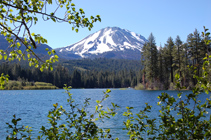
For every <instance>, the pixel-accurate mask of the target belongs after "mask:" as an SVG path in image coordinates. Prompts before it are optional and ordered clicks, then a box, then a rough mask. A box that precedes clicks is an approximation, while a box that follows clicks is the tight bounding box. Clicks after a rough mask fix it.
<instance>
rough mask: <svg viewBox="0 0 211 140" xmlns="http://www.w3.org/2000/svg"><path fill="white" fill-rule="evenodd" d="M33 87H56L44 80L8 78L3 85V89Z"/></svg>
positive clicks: (32, 88) (26, 88) (29, 88)
mask: <svg viewBox="0 0 211 140" xmlns="http://www.w3.org/2000/svg"><path fill="white" fill-rule="evenodd" d="M34 89H58V87H56V86H54V85H53V84H51V83H45V82H28V81H13V80H10V81H9V82H8V83H7V84H6V85H5V90H34Z"/></svg>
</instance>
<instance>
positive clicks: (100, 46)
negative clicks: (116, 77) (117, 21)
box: [56, 27, 147, 59]
mask: <svg viewBox="0 0 211 140" xmlns="http://www.w3.org/2000/svg"><path fill="white" fill-rule="evenodd" d="M146 41H147V40H146V39H145V38H144V37H143V36H141V35H139V34H136V33H134V32H131V31H128V30H125V29H121V28H118V27H107V28H104V29H102V30H99V31H98V32H96V33H94V34H91V35H89V36H87V37H86V38H84V39H82V40H81V41H79V42H77V43H75V44H73V45H70V46H67V47H63V48H57V49H56V52H57V53H58V54H59V55H60V57H63V58H69V59H70V58H96V57H106V58H124V59H139V58H140V51H141V48H142V46H143V44H144V43H145V42H146Z"/></svg>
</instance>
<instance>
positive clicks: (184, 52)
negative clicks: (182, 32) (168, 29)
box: [141, 29, 211, 89]
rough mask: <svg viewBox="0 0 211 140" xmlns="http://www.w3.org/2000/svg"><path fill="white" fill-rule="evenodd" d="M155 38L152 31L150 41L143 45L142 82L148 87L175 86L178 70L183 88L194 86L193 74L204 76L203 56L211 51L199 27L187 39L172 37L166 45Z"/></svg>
mask: <svg viewBox="0 0 211 140" xmlns="http://www.w3.org/2000/svg"><path fill="white" fill-rule="evenodd" d="M156 46H157V45H156V43H155V37H154V36H153V34H152V33H151V34H150V35H149V38H148V42H146V43H145V45H144V46H143V48H142V60H141V62H142V64H143V65H144V68H143V70H142V84H143V86H144V88H145V89H173V87H174V75H175V74H176V73H178V74H179V75H180V77H181V79H180V80H181V84H182V86H183V87H184V88H187V89H191V88H192V87H193V86H194V85H196V83H197V81H196V79H195V78H194V77H193V75H194V74H196V76H201V70H200V68H201V67H202V64H203V58H204V57H205V55H206V54H209V52H210V51H211V46H210V45H205V43H204V40H203V38H202V36H201V34H200V33H199V31H198V30H197V29H195V31H194V32H193V33H190V34H189V35H188V36H187V40H186V42H183V41H181V39H180V37H179V36H177V37H176V38H175V39H173V38H172V37H169V38H168V39H167V42H166V43H165V45H164V46H163V47H162V46H161V47H160V48H159V49H158V48H157V47H156Z"/></svg>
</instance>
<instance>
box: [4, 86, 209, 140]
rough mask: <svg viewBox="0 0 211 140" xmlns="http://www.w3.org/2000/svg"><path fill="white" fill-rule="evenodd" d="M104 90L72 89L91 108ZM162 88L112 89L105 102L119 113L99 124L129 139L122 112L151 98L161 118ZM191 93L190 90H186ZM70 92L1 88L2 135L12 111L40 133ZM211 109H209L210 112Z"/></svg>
mask: <svg viewBox="0 0 211 140" xmlns="http://www.w3.org/2000/svg"><path fill="white" fill-rule="evenodd" d="M103 91H106V89H72V90H71V91H70V92H71V93H72V94H73V98H74V99H75V101H76V102H77V103H79V104H80V103H83V101H84V99H85V98H91V101H90V107H89V109H90V110H94V108H95V105H96V102H95V101H96V100H100V99H102V97H103ZM161 92H163V91H144V90H133V89H127V90H121V89H111V93H109V95H110V97H109V98H108V99H107V100H106V101H105V102H104V104H103V105H104V106H109V105H110V104H111V102H113V103H116V104H118V105H119V106H120V110H119V111H118V114H117V115H116V116H115V117H114V118H112V119H110V120H109V121H106V122H105V123H104V124H101V123H100V124H99V125H100V126H101V127H102V128H110V129H111V133H112V134H113V135H112V137H114V138H115V137H118V138H120V140H124V139H128V136H127V135H126V133H125V132H124V131H123V130H122V128H123V127H124V126H123V121H125V120H126V117H124V116H123V115H122V114H123V112H125V111H126V107H127V106H133V107H134V111H137V112H138V111H139V110H140V109H143V108H144V107H145V103H146V102H148V103H149V105H152V106H153V108H152V113H151V114H150V115H151V116H153V117H157V118H158V110H159V109H160V108H158V107H157V102H158V99H157V96H158V95H160V94H161ZM165 92H167V93H169V94H170V95H173V96H175V97H176V96H177V92H176V91H165ZM184 92H185V93H190V92H191V91H184ZM207 97H208V95H205V94H203V96H201V97H200V98H201V99H200V100H202V101H204V100H205V99H206V98H207ZM67 98H68V97H67V95H66V94H65V93H64V90H9V91H0V139H5V138H6V136H7V133H6V130H7V125H6V124H5V123H6V122H9V123H10V121H11V120H12V118H13V115H14V114H16V116H17V118H21V119H22V121H21V125H24V126H27V125H28V126H31V127H32V129H33V130H34V133H35V134H34V135H37V134H38V133H37V132H38V131H39V130H40V128H41V126H42V125H44V126H46V125H47V114H48V111H49V110H50V109H52V108H53V106H52V105H53V104H55V103H58V104H59V105H62V106H64V108H65V107H66V104H67V102H66V100H67ZM210 113H211V112H209V114H210Z"/></svg>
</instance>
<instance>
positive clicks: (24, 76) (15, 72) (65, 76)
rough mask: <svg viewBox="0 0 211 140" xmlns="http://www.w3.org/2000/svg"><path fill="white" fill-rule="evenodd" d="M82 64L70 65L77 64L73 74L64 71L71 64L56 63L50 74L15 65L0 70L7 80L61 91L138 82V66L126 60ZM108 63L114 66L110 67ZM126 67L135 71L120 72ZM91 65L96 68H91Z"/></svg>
mask: <svg viewBox="0 0 211 140" xmlns="http://www.w3.org/2000/svg"><path fill="white" fill-rule="evenodd" d="M103 60H104V62H103V63H100V61H103ZM83 61H84V62H83ZM83 61H82V60H77V61H76V60H75V61H72V62H73V64H74V63H77V64H75V66H74V70H72V69H71V70H69V68H67V66H69V67H70V66H72V65H73V64H72V63H71V61H69V62H65V63H59V64H58V65H57V66H55V67H54V70H53V71H46V70H45V71H43V72H41V71H40V70H39V69H37V68H25V67H24V68H23V67H21V65H19V64H16V63H13V64H8V63H2V64H1V66H0V73H4V74H8V75H9V76H10V78H9V79H10V80H18V81H21V80H22V81H30V82H37V81H39V82H47V83H52V84H54V85H55V86H57V87H59V88H62V87H64V84H67V85H69V86H72V87H73V88H122V87H134V86H135V85H137V83H140V82H141V70H140V69H141V68H140V64H136V63H131V62H130V61H127V60H105V59H99V60H97V59H96V60H83ZM87 61H90V64H89V63H85V62H87ZM95 61H98V63H99V64H95V63H93V62H95ZM111 61H112V62H113V63H111ZM134 62H135V61H134ZM137 62H138V61H137ZM83 63H85V64H86V65H84V64H83ZM91 63H92V64H91ZM139 63H140V61H139ZM127 64H128V65H130V66H131V67H132V65H134V66H133V68H134V69H130V70H129V69H126V68H125V69H123V68H124V67H126V66H127ZM92 65H93V66H92ZM94 65H95V68H93V67H94ZM107 65H109V66H107ZM112 65H113V66H112ZM88 67H89V68H88ZM109 67H110V69H109ZM138 67H139V70H138ZM71 68H72V67H71ZM86 68H87V69H86ZM121 69H122V70H121Z"/></svg>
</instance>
